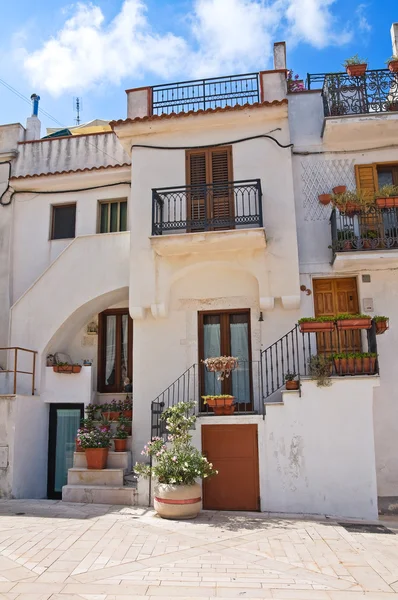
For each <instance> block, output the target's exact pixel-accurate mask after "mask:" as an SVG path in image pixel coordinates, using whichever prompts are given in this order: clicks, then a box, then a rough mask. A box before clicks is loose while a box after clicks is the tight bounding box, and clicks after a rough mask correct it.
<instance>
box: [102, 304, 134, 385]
mask: <svg viewBox="0 0 398 600" xmlns="http://www.w3.org/2000/svg"><path fill="white" fill-rule="evenodd" d="M118 315H120V316H121V315H128V333H127V335H128V360H127V377H129V379H130V381H131V382H132V381H133V352H132V350H133V320H132V318H131V317H130V314H129V309H128V308H114V309H112V308H110V309H108V310H104V311H103V312H101V313H99V315H98V356H97V360H98V369H97V372H98V381H97V390H98V392H100V393H103V394H107V393H110V394H111V393H113V394H121V393H123V390H119V389H118V385H117V384H116V383H115V384H114V385H111V386H110V385H107V386H106V385H105V381H104V377H105V354H106V344H105V335H106V328H105V320H106V317H107V316H116V317H117V316H118ZM120 322H121V319H120ZM120 349H121V330H120V327H118V326H116V351H115V364H116V365H118V366H120V364H121V360H120V353H121V350H120Z"/></svg>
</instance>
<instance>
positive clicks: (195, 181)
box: [186, 151, 207, 231]
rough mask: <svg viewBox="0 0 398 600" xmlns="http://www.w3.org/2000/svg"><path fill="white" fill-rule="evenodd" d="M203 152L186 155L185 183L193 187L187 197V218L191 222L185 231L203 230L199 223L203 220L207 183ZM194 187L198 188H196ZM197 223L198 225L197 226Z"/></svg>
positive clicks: (205, 156)
mask: <svg viewBox="0 0 398 600" xmlns="http://www.w3.org/2000/svg"><path fill="white" fill-rule="evenodd" d="M206 154H207V153H206V151H203V152H188V153H187V157H186V160H187V183H188V185H190V186H194V187H192V188H191V189H190V191H189V193H188V195H187V200H188V202H187V218H188V220H189V221H190V222H191V223H190V224H188V227H187V230H189V231H195V230H198V229H203V227H201V222H203V221H204V218H205V202H206V187H205V186H206V183H207V169H206V166H207V160H206V159H207V155H206ZM195 186H198V187H197V188H196V187H195ZM198 221H199V224H198Z"/></svg>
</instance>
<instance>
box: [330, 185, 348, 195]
mask: <svg viewBox="0 0 398 600" xmlns="http://www.w3.org/2000/svg"><path fill="white" fill-rule="evenodd" d="M346 191H347V186H346V185H336V187H334V188H333V194H344V192H346Z"/></svg>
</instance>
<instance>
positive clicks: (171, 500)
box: [153, 483, 202, 520]
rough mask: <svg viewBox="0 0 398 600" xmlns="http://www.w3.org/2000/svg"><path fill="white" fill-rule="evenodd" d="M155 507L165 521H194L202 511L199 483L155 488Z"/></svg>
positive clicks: (162, 484) (164, 485)
mask: <svg viewBox="0 0 398 600" xmlns="http://www.w3.org/2000/svg"><path fill="white" fill-rule="evenodd" d="M153 506H154V508H155V510H156V512H157V513H158V515H159V516H160V517H162V518H163V519H177V520H179V519H194V518H195V517H196V516H197V515H198V514H199V512H200V511H201V509H202V493H201V487H200V485H199V484H198V483H194V484H193V485H172V484H166V483H159V484H158V485H157V486H156V487H155V495H154V499H153Z"/></svg>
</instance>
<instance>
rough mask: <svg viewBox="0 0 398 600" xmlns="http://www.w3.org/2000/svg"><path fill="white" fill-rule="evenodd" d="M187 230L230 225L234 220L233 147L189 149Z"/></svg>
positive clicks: (224, 227)
mask: <svg viewBox="0 0 398 600" xmlns="http://www.w3.org/2000/svg"><path fill="white" fill-rule="evenodd" d="M186 179H187V185H189V186H191V187H190V188H189V192H188V194H187V201H188V202H187V230H188V231H203V230H214V229H230V228H232V227H233V220H234V198H233V193H232V189H231V186H230V185H227V184H228V182H232V180H233V175H232V147H231V146H225V147H220V148H206V149H204V150H187V153H186Z"/></svg>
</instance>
